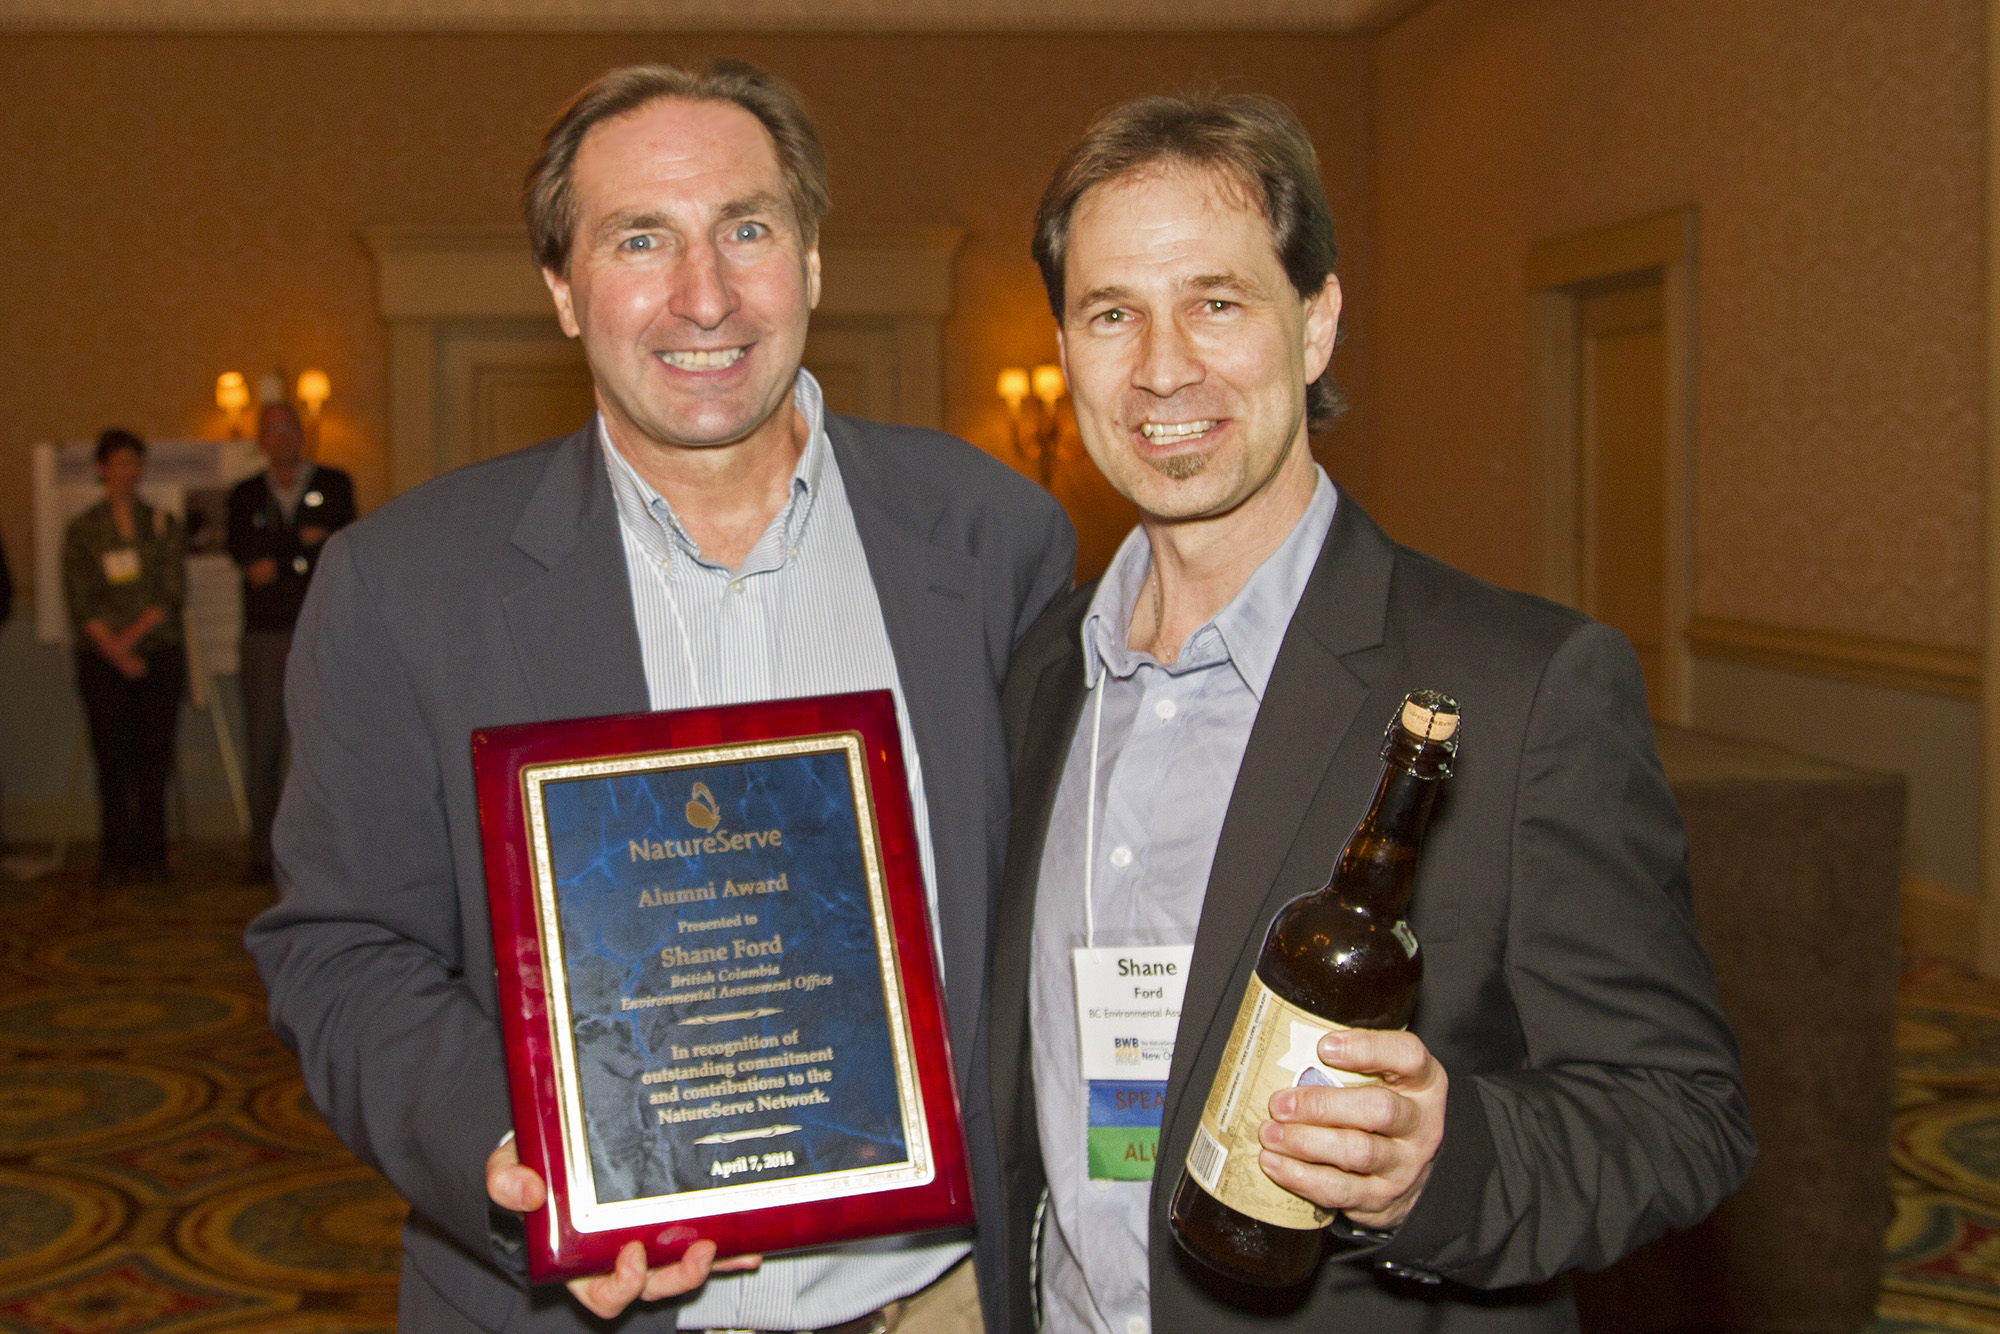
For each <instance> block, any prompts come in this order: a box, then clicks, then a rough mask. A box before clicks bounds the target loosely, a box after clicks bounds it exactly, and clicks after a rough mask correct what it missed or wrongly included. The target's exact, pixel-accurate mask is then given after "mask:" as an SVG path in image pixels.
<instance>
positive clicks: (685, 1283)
mask: <svg viewBox="0 0 2000 1334" xmlns="http://www.w3.org/2000/svg"><path fill="white" fill-rule="evenodd" d="M714 1260H715V1243H714V1242H712V1241H698V1242H696V1243H695V1244H694V1245H692V1246H690V1247H688V1248H687V1250H685V1251H683V1252H682V1253H681V1258H680V1259H678V1260H676V1261H674V1263H672V1264H670V1265H662V1266H661V1267H660V1268H658V1269H655V1270H652V1271H650V1272H648V1273H647V1275H646V1286H645V1290H644V1291H643V1292H641V1293H640V1294H639V1295H640V1296H642V1297H644V1298H645V1299H646V1300H647V1301H649V1302H651V1301H658V1300H659V1299H660V1298H662V1297H678V1296H680V1295H681V1294H682V1293H684V1292H692V1291H694V1290H695V1289H696V1288H698V1287H700V1286H701V1285H702V1284H704V1283H706V1282H708V1270H709V1266H710V1265H711V1264H712V1263H713V1262H714Z"/></svg>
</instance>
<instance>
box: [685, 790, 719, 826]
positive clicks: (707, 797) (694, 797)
mask: <svg viewBox="0 0 2000 1334" xmlns="http://www.w3.org/2000/svg"><path fill="white" fill-rule="evenodd" d="M687 818H688V823H689V824H691V825H693V826H694V827H695V828H696V829H713V828H715V827H716V826H717V825H718V824H721V823H722V808H721V807H720V806H717V805H716V804H715V795H714V794H713V793H712V792H710V791H709V790H708V784H706V783H696V784H695V785H694V790H693V791H691V792H689V793H688V804H687Z"/></svg>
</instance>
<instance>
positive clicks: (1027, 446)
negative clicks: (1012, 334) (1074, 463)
mask: <svg viewBox="0 0 2000 1334" xmlns="http://www.w3.org/2000/svg"><path fill="white" fill-rule="evenodd" d="M996 387H997V389H998V392H999V394H1000V397H1001V398H1002V399H1003V400H1004V401H1005V402H1006V404H1007V416H1008V419H1009V420H1010V421H1011V423H1012V425H1013V431H1014V452H1015V453H1017V454H1019V455H1020V456H1021V457H1022V458H1025V459H1028V460H1030V461H1032V462H1033V463H1034V464H1035V471H1036V474H1037V475H1038V476H1039V477H1040V478H1041V482H1042V485H1043V486H1044V487H1046V486H1048V485H1050V484H1051V483H1052V482H1053V481H1054V480H1055V475H1056V463H1057V462H1058V461H1059V458H1060V455H1061V449H1060V442H1061V436H1062V419H1061V418H1060V417H1058V416H1056V404H1057V403H1059V402H1061V401H1062V396H1063V392H1064V390H1065V389H1067V388H1068V386H1066V385H1065V384H1064V383H1063V373H1062V368H1061V367H1060V366H1051V365H1042V366H1037V367H1035V368H1034V370H1033V371H1026V370H1023V369H1021V368H1020V367H1019V366H1009V367H1008V368H1007V369H1006V370H1004V371H1001V372H1000V382H999V384H998V385H997V386H996ZM1030 394H1032V395H1034V398H1035V401H1036V403H1037V404H1039V408H1038V410H1037V411H1036V412H1035V413H1034V418H1035V420H1034V421H1033V423H1031V424H1030V426H1029V429H1028V430H1027V431H1026V432H1025V433H1024V432H1023V431H1022V429H1021V425H1022V423H1021V416H1022V409H1023V405H1024V404H1026V402H1027V401H1028V396H1029V395H1030Z"/></svg>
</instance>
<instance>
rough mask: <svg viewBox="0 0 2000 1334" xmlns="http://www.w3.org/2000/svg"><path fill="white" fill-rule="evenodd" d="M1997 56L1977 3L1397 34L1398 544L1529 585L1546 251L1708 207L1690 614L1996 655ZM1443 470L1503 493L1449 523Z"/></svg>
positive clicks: (1383, 129)
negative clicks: (1984, 503)
mask: <svg viewBox="0 0 2000 1334" xmlns="http://www.w3.org/2000/svg"><path fill="white" fill-rule="evenodd" d="M1983 39H1984V13H1983V7H1982V5H1981V4H1980V3H1979V2H1978V0H1907V2H1906V3H1901V4H1895V5H1870V4H1826V3H1823V0H1759V3H1756V4H1742V3H1739V2H1738V0H1652V2H1651V3H1647V4H1604V3H1601V0H1506V2H1505V3H1500V2H1499V0H1437V3H1434V4H1432V5H1430V6H1429V7H1427V8H1426V9H1424V10H1422V11H1420V12H1419V13H1418V14H1416V15H1415V16H1413V17H1412V18H1410V19H1408V20H1406V21H1405V22H1403V23H1402V24H1400V25H1399V26H1397V27H1396V28H1395V29H1393V30H1392V31H1391V32H1390V33H1389V34H1388V35H1387V36H1386V37H1385V38H1384V40H1383V41H1382V43H1381V46H1380V54H1379V61H1378V69H1377V82H1378V89H1379V97H1380V102H1379V109H1378V115H1377V136H1378V144H1379V156H1378V165H1377V176H1376V182H1377V187H1376V188H1377V204H1378V213H1377V250H1378V254H1379V261H1378V269H1377V274H1378V287H1377V290H1378V293H1379V303H1378V304H1379V308H1380V311H1381V314H1380V318H1379V321H1378V324H1377V334H1378V340H1379V349H1380V350H1379V356H1378V360H1377V364H1376V383H1375V389H1376V395H1377V403H1378V412H1377V417H1376V424H1377V429H1376V433H1375V442H1376V447H1377V451H1378V460H1377V463H1376V478H1375V480H1376V491H1377V494H1378V496H1379V500H1378V508H1379V509H1380V510H1381V511H1382V512H1383V516H1384V518H1385V520H1386V521H1387V522H1388V523H1389V525H1390V527H1391V528H1392V529H1393V530H1394V531H1395V532H1396V533H1397V534H1398V535H1399V536H1402V537H1404V538H1405V539H1406V540H1410V541H1413V542H1415V543H1417V544H1418V545H1421V546H1426V547H1429V548H1430V549H1432V550H1435V551H1436V552H1438V553H1439V554H1440V555H1443V556H1445V557H1446V558H1448V559H1450V560H1453V561H1455V562H1457V563H1459V564H1462V565H1464V566H1466V567H1467V568H1470V569H1472V570H1474V571H1476V572H1478V573H1481V574H1484V575H1486V576H1488V577H1490V578H1493V579H1496V580H1499V581H1501V582H1503V583H1510V584H1516V585H1519V584H1523V583H1525V581H1526V580H1527V578H1528V549H1529V545H1528V539H1529V535H1528V532H1527V530H1526V526H1525V525H1526V518H1527V515H1528V514H1529V506H1528V503H1527V501H1528V493H1527V489H1526V488H1527V477H1526V464H1527V456H1528V386H1529V343H1528V333H1529V317H1528V304H1527V293H1526V291H1525V289H1524V286H1523V283H1522V269H1523V264H1524V262H1525V260H1526V258H1527V255H1528V252H1529V249H1530V248H1531V247H1532V246H1533V245H1534V244H1535V243H1537V242H1539V241H1543V240H1547V239H1552V238H1556V237H1561V236H1564V235H1568V234H1572V233H1575V232H1578V231H1582V230H1585V229H1588V228H1592V227H1597V226H1601V225H1605V224H1610V223H1617V222H1623V221H1627V220H1630V219H1635V218H1640V217H1643V216H1646V215H1648V214H1651V213H1656V212H1659V211H1661V210H1663V209H1668V208H1675V207H1679V206H1682V205H1686V204H1694V205H1696V206H1697V207H1698V208H1699V210H1700V239H1699V257H1698V261H1697V264H1698V267H1697V276H1698V283H1699V287H1698V293H1697V333H1696V345H1697V365H1696V389H1695V397H1696V404H1695V440H1696V460H1695V476H1696V483H1695V497H1694V498H1695V559H1696V571H1695V590H1694V592H1695V611H1696V613H1697V614H1700V615H1707V616H1719V617H1728V618H1733V619H1737V620H1747V621H1758V622H1767V623H1775V624H1780V625H1784V626H1789V627H1794V628H1799V629H1809V630H1826V631H1836V632H1842V633H1846V634H1850V635H1862V636H1871V637H1875V638H1881V639H1891V640H1903V641H1911V642H1916V643H1921V644H1932V645H1946V646H1953V647H1964V648H1970V647H1972V646H1974V645H1976V644H1977V642H1978V638H1979V627H1980V618H1981V604H1980V597H1981V581H1980V564H1981V560H1982V555H1981V552H1982V548H1981V529H1980V492H1979V487H1980V477H1981V468H1980V457H1981V449H1982V441H1981V434H1980V433H1981V429H1982V407H1981V405H1982V401H1983V394H1984V381H1983V363H1982V355H1983V354H1982V345H1981V341H1980V339H1981V310H1982V303H1983V299H1984V297H1983V293H1984V286H1983V283H1984V267H1983V260H1982V254H1981V244H1982V242H1981V237H1982V229H1983V226H1984V214H1983V208H1984V198H1983V194H1982V184H1983V181H1984V166H1983V157H1982V154H1983V150H1984V120H1983V114H1984V113H1983V103H1982V89H1983V82H1982V80H1983V74H1984V60H1983V54H1982V43H1983ZM1439 468H1442V469H1444V470H1446V471H1447V472H1449V473H1451V474H1452V475H1454V476H1456V477H1458V478H1461V479H1464V480H1466V481H1468V482H1476V483H1477V484H1476V485H1472V486H1467V487H1465V488H1464V489H1463V491H1462V492H1461V494H1462V495H1464V496H1465V497H1466V499H1465V500H1464V501H1461V502H1459V503H1457V504H1454V505H1452V506H1451V507H1449V510H1450V512H1448V513H1440V512H1436V511H1433V510H1430V509H1428V508H1427V506H1428V504H1429V498H1430V496H1431V495H1432V494H1433V493H1434V487H1433V486H1431V485H1429V484H1427V483H1428V479H1429V478H1430V477H1432V476H1434V475H1435V470H1437V469H1439ZM1402 496H1408V497H1410V498H1409V499H1408V500H1403V499H1400V497H1402Z"/></svg>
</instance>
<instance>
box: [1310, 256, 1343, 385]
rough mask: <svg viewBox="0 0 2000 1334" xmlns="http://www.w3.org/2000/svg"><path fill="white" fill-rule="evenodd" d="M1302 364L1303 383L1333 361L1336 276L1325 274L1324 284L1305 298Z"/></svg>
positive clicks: (1337, 312)
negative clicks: (1303, 359) (1303, 362)
mask: <svg viewBox="0 0 2000 1334" xmlns="http://www.w3.org/2000/svg"><path fill="white" fill-rule="evenodd" d="M1305 304H1306V327H1305V363H1306V383H1307V384H1311V383H1312V382H1313V381H1314V380H1317V379H1319V377H1320V376H1322V375H1324V374H1326V364H1327V363H1328V362H1329V361H1332V360H1333V344H1334V340H1335V339H1336V338H1338V337H1339V335H1340V279H1338V278H1336V277H1334V276H1333V275H1332V274H1330V273H1329V274H1327V275H1326V286H1324V287H1322V288H1320V289H1319V291H1318V292H1316V293H1314V294H1313V295H1312V296H1311V297H1310V298H1308V299H1307V301H1306V303H1305Z"/></svg>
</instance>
